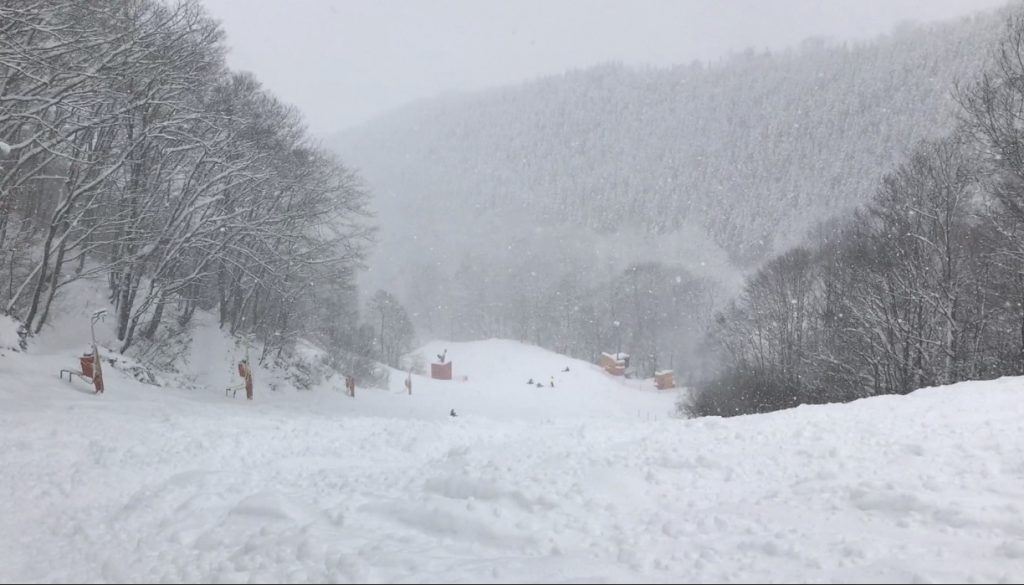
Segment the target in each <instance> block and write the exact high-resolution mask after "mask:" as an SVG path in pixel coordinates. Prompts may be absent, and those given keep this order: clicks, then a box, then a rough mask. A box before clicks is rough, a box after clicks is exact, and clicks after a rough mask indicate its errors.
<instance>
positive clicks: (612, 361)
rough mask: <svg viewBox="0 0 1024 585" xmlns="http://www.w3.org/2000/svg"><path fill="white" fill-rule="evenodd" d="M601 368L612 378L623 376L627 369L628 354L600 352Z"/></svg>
mask: <svg viewBox="0 0 1024 585" xmlns="http://www.w3.org/2000/svg"><path fill="white" fill-rule="evenodd" d="M601 367H602V368H604V371H606V372H608V373H609V374H611V375H613V376H624V375H626V368H627V367H629V354H625V353H614V354H612V353H604V352H602V353H601Z"/></svg>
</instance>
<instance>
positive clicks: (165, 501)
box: [0, 340, 1024, 583]
mask: <svg viewBox="0 0 1024 585" xmlns="http://www.w3.org/2000/svg"><path fill="white" fill-rule="evenodd" d="M52 347H54V346H52V345H51V350H50V353H47V352H43V351H41V350H30V351H29V352H28V353H27V354H26V353H12V352H9V351H8V352H4V351H2V350H0V353H2V354H4V355H3V357H0V470H2V471H0V581H3V582H14V581H23V580H24V581H30V582H50V581H76V582H81V581H90V582H110V581H146V582H180V581H190V582H199V581H203V582H267V581H270V582H274V581H287V582H456V583H458V582H481V581H482V582H523V581H525V582H538V581H542V582H583V581H585V582H627V581H628V582H636V581H645V582H651V581H653V582H680V581H714V582H740V581H743V582H753V581H768V582H779V581H786V582H791V581H817V582H820V581H838V582H864V581H870V582H889V581H898V582H909V581H917V582H929V581H991V582H994V581H1005V582H1012V581H1021V580H1022V579H1024V380H1021V379H1003V380H998V381H994V382H984V383H967V384H959V385H956V386H952V387H947V388H938V389H928V390H923V391H919V392H916V393H914V394H912V395H910V396H905V397H884V398H876V399H870V400H864V401H861V402H858V403H854V404H849V405H839V406H820V407H804V408H799V409H796V410H793V411H789V412H781V413H776V414H771V415H766V416H757V417H742V418H736V419H730V420H720V419H704V420H691V421H684V420H678V419H673V418H671V417H669V416H668V412H669V411H670V410H671V408H672V402H673V399H674V396H673V395H671V394H658V393H657V392H655V391H654V390H651V389H642V388H634V387H630V386H628V385H624V384H623V383H621V382H620V381H618V380H615V379H611V378H609V377H607V376H605V374H603V373H602V372H601V371H600V370H599V369H597V368H596V367H595V366H591V365H589V364H586V363H583V362H579V361H576V360H571V359H568V358H565V357H563V356H558V355H557V354H553V353H550V352H546V351H544V350H541V349H538V348H534V347H529V346H525V345H521V344H518V343H514V342H508V341H497V340H492V341H485V342H478V343H465V344H436V343H434V344H430V345H429V346H428V347H426V348H425V350H424V353H425V354H426V355H427V356H433V355H434V354H435V353H439V352H440V351H442V350H443V349H444V348H447V349H448V356H449V357H450V358H451V359H452V360H453V363H454V367H455V375H456V378H458V377H459V376H466V377H468V380H466V381H458V380H454V381H452V382H438V381H431V380H427V379H425V378H423V377H414V381H413V395H412V396H408V395H405V394H404V387H403V381H404V376H403V375H402V374H400V373H398V372H396V373H394V375H393V376H392V381H391V383H392V390H391V391H381V390H370V389H363V388H360V389H359V390H358V391H357V395H356V397H355V399H351V398H348V397H345V396H344V395H343V394H342V393H341V392H340V388H339V390H330V389H327V388H321V389H319V390H317V391H314V392H295V391H278V392H269V391H267V390H265V389H261V388H260V387H259V382H260V378H259V377H257V391H256V400H255V401H254V402H251V403H248V402H246V401H245V400H242V399H241V398H239V399H231V398H225V397H224V396H223V392H222V391H221V392H218V391H217V390H216V389H211V390H207V391H204V390H201V389H193V390H182V389H179V388H171V387H155V386H149V385H145V384H142V383H139V382H136V381H134V380H133V379H130V378H128V377H127V376H125V375H124V374H123V373H121V372H118V371H116V370H113V369H112V368H108V369H107V370H106V376H107V388H108V390H107V393H106V395H104V396H101V397H97V396H93V395H91V394H89V393H88V392H87V387H86V385H85V384H82V383H79V382H77V381H76V382H74V383H73V384H68V383H67V382H60V381H58V380H57V376H56V370H57V369H59V367H61V366H64V365H67V363H68V362H69V361H72V360H73V358H74V355H75V353H74V351H69V350H67V349H59V350H55V349H52ZM76 351H77V350H76ZM207 357H208V358H209V356H207ZM566 366H569V369H570V371H569V372H561V370H562V369H564V368H565V367H566ZM204 367H206V366H204ZM229 367H230V359H225V360H224V369H228V368H229ZM258 374H259V373H258ZM225 376H227V374H225ZM551 376H554V378H555V388H550V386H548V385H545V387H544V388H537V387H535V386H527V384H526V381H527V379H528V378H530V377H533V378H534V380H535V381H536V380H538V379H539V380H541V381H543V382H545V383H546V384H547V383H549V382H550V377H551ZM452 408H454V409H456V411H457V412H458V414H459V416H458V417H457V418H451V417H450V416H448V413H449V411H450V410H451V409H452Z"/></svg>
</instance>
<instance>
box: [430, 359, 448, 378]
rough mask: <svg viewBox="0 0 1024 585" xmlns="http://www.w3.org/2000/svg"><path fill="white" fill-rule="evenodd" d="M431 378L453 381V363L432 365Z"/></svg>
mask: <svg viewBox="0 0 1024 585" xmlns="http://www.w3.org/2000/svg"><path fill="white" fill-rule="evenodd" d="M430 377H431V378H433V379H435V380H451V379H452V363H451V362H445V363H443V364H439V363H437V362H434V363H432V364H430Z"/></svg>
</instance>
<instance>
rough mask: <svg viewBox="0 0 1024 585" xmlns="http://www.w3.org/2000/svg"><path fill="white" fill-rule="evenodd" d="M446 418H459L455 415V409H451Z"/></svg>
mask: <svg viewBox="0 0 1024 585" xmlns="http://www.w3.org/2000/svg"><path fill="white" fill-rule="evenodd" d="M448 416H452V417H455V416H459V415H457V414H455V409H454V408H453V409H452V411H451V412H450V413H448Z"/></svg>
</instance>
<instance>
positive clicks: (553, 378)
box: [551, 376, 555, 388]
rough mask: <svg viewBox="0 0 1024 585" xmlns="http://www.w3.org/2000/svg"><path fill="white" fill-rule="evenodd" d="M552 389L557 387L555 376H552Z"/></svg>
mask: <svg viewBox="0 0 1024 585" xmlns="http://www.w3.org/2000/svg"><path fill="white" fill-rule="evenodd" d="M551 387H552V388H554V387H555V377H554V376H551Z"/></svg>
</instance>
